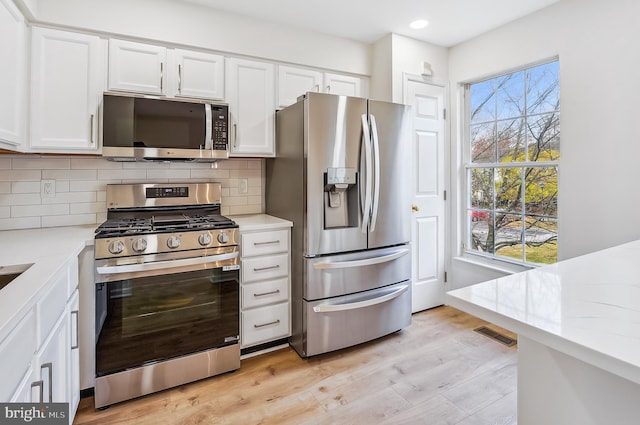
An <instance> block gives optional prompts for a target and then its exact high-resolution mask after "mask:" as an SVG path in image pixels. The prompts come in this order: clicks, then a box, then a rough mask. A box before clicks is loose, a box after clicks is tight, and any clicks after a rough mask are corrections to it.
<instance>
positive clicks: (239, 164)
mask: <svg viewBox="0 0 640 425" xmlns="http://www.w3.org/2000/svg"><path fill="white" fill-rule="evenodd" d="M216 164H218V168H220V169H223V170H238V169H245V170H246V169H247V160H246V159H229V160H227V161H218V162H216Z"/></svg>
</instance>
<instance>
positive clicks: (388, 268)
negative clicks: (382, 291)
mask: <svg viewBox="0 0 640 425" xmlns="http://www.w3.org/2000/svg"><path fill="white" fill-rule="evenodd" d="M304 264H305V275H306V276H307V279H306V282H305V285H304V288H303V298H304V299H305V300H307V301H313V300H319V299H323V298H329V297H337V296H341V295H346V294H353V293H355V292H362V291H367V290H369V289H374V288H380V287H382V286H387V285H391V284H394V283H397V282H402V281H403V280H408V279H411V254H410V249H409V245H400V246H396V247H392V248H383V249H372V250H367V251H361V252H356V253H351V254H341V255H328V256H324V257H316V258H305V260H304Z"/></svg>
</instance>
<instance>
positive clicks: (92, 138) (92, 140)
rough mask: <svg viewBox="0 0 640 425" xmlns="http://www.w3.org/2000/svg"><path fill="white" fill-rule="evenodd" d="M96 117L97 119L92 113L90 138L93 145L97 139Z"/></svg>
mask: <svg viewBox="0 0 640 425" xmlns="http://www.w3.org/2000/svg"><path fill="white" fill-rule="evenodd" d="M95 119H96V116H95V115H94V114H91V121H90V125H91V133H89V134H90V136H89V139H90V141H91V144H92V145H93V144H94V143H95V140H94V137H93V127H94V121H95Z"/></svg>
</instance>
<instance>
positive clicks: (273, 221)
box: [229, 214, 293, 231]
mask: <svg viewBox="0 0 640 425" xmlns="http://www.w3.org/2000/svg"><path fill="white" fill-rule="evenodd" d="M229 218H230V219H232V220H233V221H235V222H236V223H238V226H240V230H241V231H251V230H271V229H277V228H282V227H292V226H293V223H292V222H290V221H289V220H284V219H282V218H278V217H273V216H271V215H267V214H250V215H232V216H229Z"/></svg>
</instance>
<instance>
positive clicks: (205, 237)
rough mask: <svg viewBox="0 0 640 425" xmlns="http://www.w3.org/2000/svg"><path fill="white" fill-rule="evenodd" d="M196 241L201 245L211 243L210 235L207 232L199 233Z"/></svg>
mask: <svg viewBox="0 0 640 425" xmlns="http://www.w3.org/2000/svg"><path fill="white" fill-rule="evenodd" d="M198 242H199V243H200V245H202V246H207V245H209V244H210V243H211V235H210V234H208V233H203V234H201V235H200V236H198Z"/></svg>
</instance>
